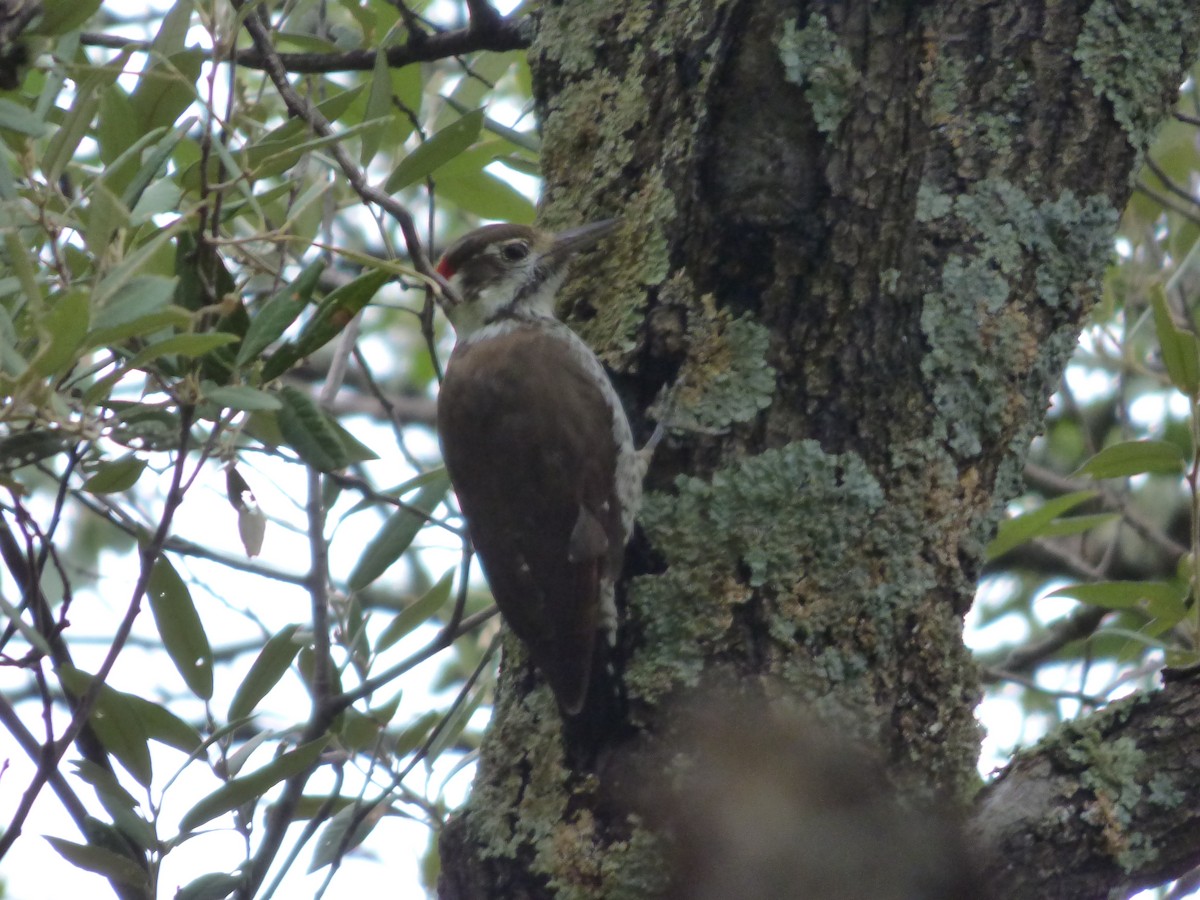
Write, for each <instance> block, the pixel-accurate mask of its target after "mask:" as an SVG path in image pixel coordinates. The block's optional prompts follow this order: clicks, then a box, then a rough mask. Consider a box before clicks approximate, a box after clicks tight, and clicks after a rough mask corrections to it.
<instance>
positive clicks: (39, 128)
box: [0, 97, 46, 137]
mask: <svg viewBox="0 0 1200 900" xmlns="http://www.w3.org/2000/svg"><path fill="white" fill-rule="evenodd" d="M0 128H3V129H7V130H8V131H15V132H17V133H18V134H24V135H28V136H29V137H41V135H42V133H43V132H44V131H45V130H46V123H45V122H43V121H42V120H41V119H39V118H38V117H37V116H36V115H34V114H33V113H32V112H30V111H29V110H28V109H26V108H25V107H24V106H21V105H20V104H19V103H14V102H13V101H12V100H9V99H7V98H5V97H0Z"/></svg>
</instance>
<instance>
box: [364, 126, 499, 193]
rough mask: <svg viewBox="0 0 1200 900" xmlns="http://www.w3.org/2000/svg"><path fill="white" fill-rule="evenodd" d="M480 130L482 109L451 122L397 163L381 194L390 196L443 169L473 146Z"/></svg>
mask: <svg viewBox="0 0 1200 900" xmlns="http://www.w3.org/2000/svg"><path fill="white" fill-rule="evenodd" d="M482 127H483V110H482V109H477V110H475V111H474V112H469V113H467V114H466V115H465V116H463V117H462V118H460V119H458V120H457V121H455V122H451V123H450V124H449V125H447V126H446V127H445V128H443V129H442V130H441V131H439V132H438V133H437V134H435V135H433V137H431V138H430V139H429V140H427V141H425V143H423V144H421V145H420V146H419V147H417V149H415V150H414V151H413V152H412V153H410V154H408V156H406V157H404V159H402V160H401V161H400V165H398V166H397V167H396V169H395V171H394V172H392V174H391V176H390V177H389V178H388V180H387V183H386V184H385V186H384V190H386V191H387V192H388V193H389V194H394V193H396V192H397V191H400V190H403V189H404V188H406V187H408V186H409V185H410V184H414V183H415V182H418V181H420V180H421V179H422V178H425V177H426V176H427V175H430V174H432V173H433V172H434V171H435V170H436V169H437V168H438V167H439V166H442V165H445V164H446V163H448V162H449V161H450V160H452V159H454V157H456V156H458V154H460V153H462V152H463V151H464V150H466V149H467V148H468V147H470V146H471V145H472V144H473V143H475V140H476V139H477V138H478V137H479V132H480V130H481V129H482Z"/></svg>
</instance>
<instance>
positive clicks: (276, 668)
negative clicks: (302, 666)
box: [229, 625, 300, 720]
mask: <svg viewBox="0 0 1200 900" xmlns="http://www.w3.org/2000/svg"><path fill="white" fill-rule="evenodd" d="M298 627H299V626H297V625H287V626H285V627H284V628H283V630H281V631H280V632H279V633H278V634H275V635H272V636H271V638H270V639H269V640H268V641H267V642H266V644H264V645H263V648H262V650H261V651H259V654H258V658H257V659H256V660H254V664H253V665H252V666H250V671H249V672H247V673H246V677H245V678H244V679H242V683H241V684H240V685H239V686H238V689H237V693H236V694H234V695H233V702H232V703H230V704H229V718H230V719H231V720H232V719H242V718H245V717H246V716H249V715H250V713H252V712H254V709H255V707H257V706H258V704H259V702H260V701H261V700H262V699H263V697H265V696H267V694H268V693H270V692H271V689H272V688H273V687H275V685H276V684H278V683H279V679H280V678H282V677H283V675H284V673H285V672H287V670H288V667H289V666H291V664H292V660H294V659H295V658H296V654H297V653H299V652H300V645H299V644H298V643H297V642H296V640H295V637H296V629H297V628H298Z"/></svg>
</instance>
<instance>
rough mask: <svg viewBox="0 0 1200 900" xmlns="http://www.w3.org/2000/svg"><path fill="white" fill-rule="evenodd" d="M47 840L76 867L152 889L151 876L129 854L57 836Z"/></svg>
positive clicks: (142, 888)
mask: <svg viewBox="0 0 1200 900" xmlns="http://www.w3.org/2000/svg"><path fill="white" fill-rule="evenodd" d="M46 840H47V841H48V842H49V844H50V846H51V847H53V848H54V849H55V850H56V851H57V852H58V854H59V855H60V856H61V857H62V858H63V859H65V860H66V861H67V862H69V863H70V864H71V865H73V866H75V867H76V868H79V869H83V870H85V871H87V872H95V873H96V874H98V875H103V876H104V877H105V878H109V879H112V880H114V881H119V882H120V883H121V884H127V885H130V886H132V887H136V888H139V889H141V890H145V891H149V890H150V877H149V875H148V874H147V873H146V872H145V870H143V869H142V868H141V867H140V866H138V864H137V863H135V862H134V861H133V860H132V859H130V858H129V857H128V856H122V855H121V854H119V853H114V852H113V851H112V850H107V849H105V848H104V847H95V846H93V845H91V844H76V843H75V842H73V841H67V840H63V839H62V838H57V837H49V836H48V837H47V838H46Z"/></svg>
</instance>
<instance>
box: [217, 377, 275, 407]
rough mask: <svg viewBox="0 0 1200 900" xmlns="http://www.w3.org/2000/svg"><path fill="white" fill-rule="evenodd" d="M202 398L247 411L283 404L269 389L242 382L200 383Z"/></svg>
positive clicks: (221, 405) (219, 404)
mask: <svg viewBox="0 0 1200 900" xmlns="http://www.w3.org/2000/svg"><path fill="white" fill-rule="evenodd" d="M201 388H202V390H203V391H204V399H206V400H210V401H212V402H213V403H215V404H217V405H218V406H220V407H223V408H225V409H241V410H245V411H247V412H250V411H257V410H266V411H270V410H276V409H280V408H281V407H282V406H283V404H282V403H280V402H279V398H278V397H277V396H276V395H275V394H273V393H271V392H270V391H264V390H260V389H259V388H252V387H248V386H247V385H244V384H230V385H215V384H213V383H212V382H211V381H206V382H204V384H203V385H201Z"/></svg>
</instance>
